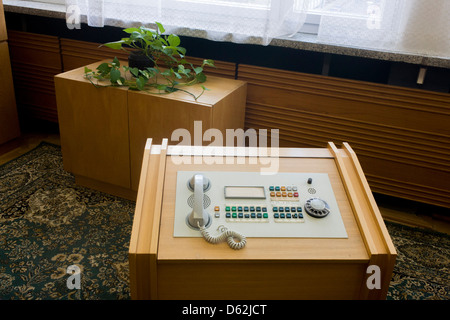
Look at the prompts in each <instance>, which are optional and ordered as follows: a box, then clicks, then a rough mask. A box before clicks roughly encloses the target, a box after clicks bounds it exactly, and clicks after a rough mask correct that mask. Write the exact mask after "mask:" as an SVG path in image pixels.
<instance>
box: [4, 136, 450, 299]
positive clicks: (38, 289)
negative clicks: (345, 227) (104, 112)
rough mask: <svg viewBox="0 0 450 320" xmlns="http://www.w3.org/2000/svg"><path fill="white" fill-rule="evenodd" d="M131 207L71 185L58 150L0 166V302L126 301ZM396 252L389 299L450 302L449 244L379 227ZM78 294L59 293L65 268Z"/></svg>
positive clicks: (49, 148) (46, 147)
mask: <svg viewBox="0 0 450 320" xmlns="http://www.w3.org/2000/svg"><path fill="white" fill-rule="evenodd" d="M133 213H134V202H132V201H128V200H124V199H120V198H117V197H114V196H110V195H107V194H103V193H99V192H96V191H92V190H89V189H85V188H82V187H79V186H76V185H75V183H74V179H73V177H72V175H70V174H68V173H67V172H65V171H64V170H63V166H62V156H61V150H60V147H58V146H55V145H52V144H48V143H42V144H41V145H39V146H38V147H37V148H35V149H33V150H32V151H30V152H28V153H27V154H25V155H23V156H21V157H19V158H17V159H15V160H13V161H11V162H9V163H7V164H5V165H3V166H1V167H0V299H4V300H22V299H31V300H38V299H51V300H58V299H60V300H71V299H74V300H80V299H83V300H85V299H86V300H95V299H102V300H113V299H130V290H129V285H128V244H129V237H130V234H131V225H132V220H133ZM387 226H388V230H389V233H390V234H391V237H392V240H393V242H394V244H395V246H396V248H397V250H398V258H397V264H396V267H395V270H394V276H393V279H392V281H391V286H390V289H389V293H388V299H391V300H392V299H395V300H425V299H436V300H448V299H450V293H449V292H450V275H449V257H450V238H449V237H448V236H447V235H444V234H438V233H432V232H427V231H423V230H419V229H412V228H408V227H405V226H401V225H396V224H391V223H389V224H387ZM71 265H77V266H79V267H80V269H81V274H82V276H81V289H80V290H74V289H68V288H67V280H68V278H69V276H70V275H69V274H68V273H67V268H68V267H69V266H71Z"/></svg>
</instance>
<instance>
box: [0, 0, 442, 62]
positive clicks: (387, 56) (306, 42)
mask: <svg viewBox="0 0 450 320" xmlns="http://www.w3.org/2000/svg"><path fill="white" fill-rule="evenodd" d="M3 5H4V9H5V11H7V12H14V13H22V14H28V15H37V16H43V17H49V18H61V19H65V18H66V13H65V11H66V8H65V5H61V4H49V3H41V2H33V1H17V0H4V1H3ZM81 23H86V16H82V17H81ZM114 24H115V25H114V26H117V27H123V26H121V25H120V21H116V22H115V23H114ZM180 35H183V34H180ZM186 35H188V34H186ZM270 45H271V46H277V47H285V48H293V49H299V50H307V51H314V52H321V53H328V54H338V55H347V56H355V57H361V58H370V59H378V60H385V61H395V62H404V63H410V64H417V65H421V66H429V67H439V68H447V69H450V58H444V57H425V56H420V55H414V54H408V53H399V52H389V51H377V50H372V49H364V48H354V47H344V46H335V45H328V44H324V43H319V42H318V41H317V36H315V35H311V34H303V33H298V34H296V35H295V36H293V37H284V38H283V37H280V38H276V39H273V40H272V42H271V43H270Z"/></svg>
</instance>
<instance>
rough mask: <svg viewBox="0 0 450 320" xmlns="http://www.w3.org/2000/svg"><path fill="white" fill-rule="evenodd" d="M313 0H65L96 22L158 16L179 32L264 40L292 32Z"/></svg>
mask: <svg viewBox="0 0 450 320" xmlns="http://www.w3.org/2000/svg"><path fill="white" fill-rule="evenodd" d="M311 2H317V0H283V1H271V0H134V1H132V2H131V1H127V0H66V5H67V6H70V5H76V6H77V7H78V8H79V9H80V12H81V14H82V15H86V16H87V22H88V25H90V26H94V27H102V26H104V25H111V26H120V27H130V26H139V25H150V24H152V23H154V22H155V21H158V22H160V23H162V24H163V25H164V27H165V28H166V31H167V32H170V33H177V34H179V35H187V36H197V37H202V38H207V39H211V40H218V41H231V42H237V43H254V44H263V45H267V44H269V43H270V41H271V40H272V38H274V37H277V36H286V35H290V34H294V33H296V32H297V31H298V30H299V28H300V27H301V26H302V25H303V23H304V21H305V18H306V10H307V8H308V7H309V4H310V3H311Z"/></svg>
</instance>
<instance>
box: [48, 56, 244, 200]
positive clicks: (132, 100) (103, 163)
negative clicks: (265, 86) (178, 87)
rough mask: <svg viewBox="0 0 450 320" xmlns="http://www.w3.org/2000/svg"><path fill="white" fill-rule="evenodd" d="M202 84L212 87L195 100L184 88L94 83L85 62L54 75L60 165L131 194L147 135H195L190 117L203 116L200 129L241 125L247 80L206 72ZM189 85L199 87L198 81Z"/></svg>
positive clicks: (85, 180) (82, 178) (80, 178)
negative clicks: (149, 89) (153, 90)
mask: <svg viewBox="0 0 450 320" xmlns="http://www.w3.org/2000/svg"><path fill="white" fill-rule="evenodd" d="M101 62H103V61H100V62H96V63H93V64H90V65H88V66H87V67H88V68H90V69H92V70H94V69H95V68H96V67H97V66H98V65H99V64H100V63H101ZM204 85H205V86H206V87H207V88H208V89H210V90H209V91H206V92H205V93H204V94H203V95H202V96H201V97H200V98H199V99H198V100H197V101H195V100H194V98H193V97H191V96H190V95H188V94H186V93H183V92H175V93H171V94H167V95H154V94H149V93H146V92H140V91H131V90H127V89H125V88H120V87H103V88H98V87H95V86H94V85H93V84H92V83H90V82H89V81H88V80H87V79H85V78H84V67H81V68H77V69H74V70H71V71H67V72H64V73H61V74H59V75H56V76H55V88H56V90H55V92H56V100H57V108H58V121H59V127H60V135H61V147H62V153H63V162H64V169H65V170H67V171H68V172H71V173H73V174H74V175H75V178H76V181H77V183H78V184H80V185H84V186H87V187H91V188H94V189H98V190H101V191H105V192H108V193H111V194H115V195H118V196H122V197H125V198H129V199H135V197H136V193H137V189H138V185H139V174H140V170H141V163H142V154H143V150H144V146H145V142H146V139H147V138H148V137H153V139H154V141H155V143H160V142H161V139H162V137H166V136H169V137H170V136H171V134H172V132H173V131H174V130H175V129H178V128H183V129H187V130H188V131H189V132H190V134H191V136H192V137H194V121H202V135H203V132H204V131H206V130H207V129H209V128H216V129H219V130H221V131H222V132H223V133H224V136H225V130H226V129H237V128H244V118H245V101H246V90H247V85H246V82H244V81H238V80H233V79H226V78H220V77H214V76H208V80H207V82H206V83H205V84H204ZM188 89H189V91H190V92H193V93H195V94H196V95H198V94H199V93H200V91H201V87H200V85H194V86H189V87H188ZM178 143H179V141H175V142H173V144H178Z"/></svg>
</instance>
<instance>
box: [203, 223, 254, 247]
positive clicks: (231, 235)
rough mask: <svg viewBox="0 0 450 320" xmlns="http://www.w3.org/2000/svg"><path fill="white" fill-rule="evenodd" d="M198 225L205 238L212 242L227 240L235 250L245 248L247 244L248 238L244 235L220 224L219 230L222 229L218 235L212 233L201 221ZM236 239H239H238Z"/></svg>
mask: <svg viewBox="0 0 450 320" xmlns="http://www.w3.org/2000/svg"><path fill="white" fill-rule="evenodd" d="M198 227H199V229H200V232H201V234H202V236H203V238H204V239H205V240H206V241H208V242H209V243H212V244H217V243H220V242H223V241H226V242H227V243H228V245H229V246H230V248H232V249H234V250H240V249H242V248H244V247H245V244H246V243H247V239H246V237H245V236H244V235H242V234H240V233H239V232H236V231H232V230H228V229H227V228H226V227H224V226H219V227H218V228H217V230H218V231H220V232H221V233H220V234H218V235H216V236H213V235H211V234H210V233H209V231H208V230H206V228H205V226H201V225H200V223H199V224H198ZM235 239H237V240H238V241H236V240H235Z"/></svg>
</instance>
